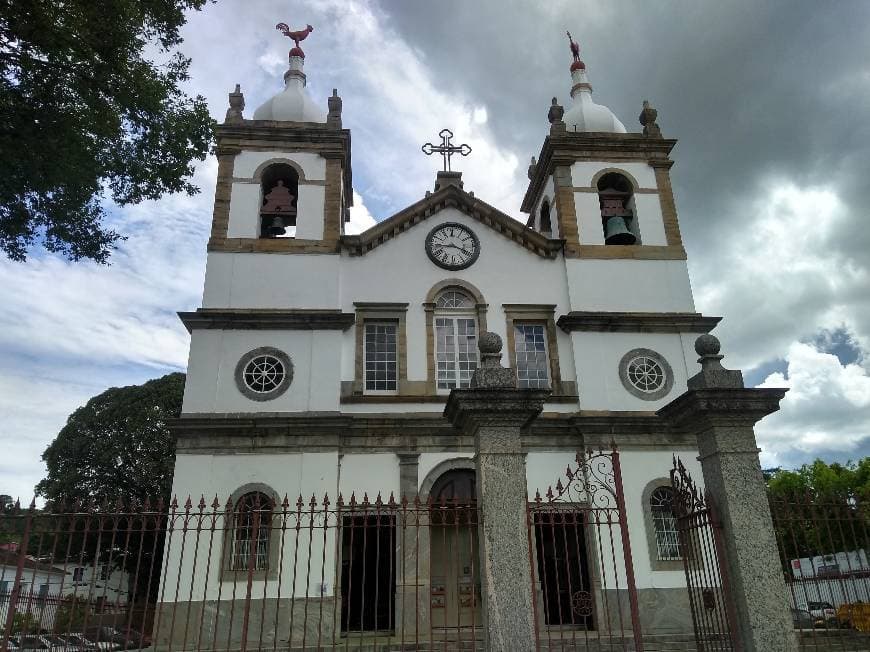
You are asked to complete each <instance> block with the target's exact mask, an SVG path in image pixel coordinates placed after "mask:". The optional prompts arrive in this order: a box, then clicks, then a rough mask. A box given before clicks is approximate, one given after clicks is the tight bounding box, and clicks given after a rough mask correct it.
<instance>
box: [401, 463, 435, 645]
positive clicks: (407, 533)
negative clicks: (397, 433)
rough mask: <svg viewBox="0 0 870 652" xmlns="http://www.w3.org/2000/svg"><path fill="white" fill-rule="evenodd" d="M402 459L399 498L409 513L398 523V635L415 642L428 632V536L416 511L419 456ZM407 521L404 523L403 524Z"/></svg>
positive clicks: (403, 513) (403, 515)
mask: <svg viewBox="0 0 870 652" xmlns="http://www.w3.org/2000/svg"><path fill="white" fill-rule="evenodd" d="M396 455H397V456H398V458H399V494H400V495H399V496H396V502H401V501H402V499H403V498H405V499H407V501H408V507H409V511H403V510H402V509H399V510H398V520H397V523H396V633H397V635H402V634H404V637H405V638H414V637H415V636H417V635H418V634H421V633H423V632H427V633H428V632H429V628H430V622H429V532H428V530H427V528H425V527H419V523H420V522H421V518H420V514H419V513H418V512H416V511H414V498H415V497H416V496H417V488H418V485H419V468H420V453H418V452H416V451H407V452H401V453H396ZM403 519H405V520H403Z"/></svg>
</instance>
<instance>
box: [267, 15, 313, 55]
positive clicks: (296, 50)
mask: <svg viewBox="0 0 870 652" xmlns="http://www.w3.org/2000/svg"><path fill="white" fill-rule="evenodd" d="M275 29H277V30H278V31H279V32H281V33H282V34H283V35H284V36H286V37H287V38H290V39H293V43H294V46H293V49H292V50H290V56H291V57H302V58H303V59H304V58H305V53H304V52H303V51H302V48H300V47H299V41H304V40H305V39H306V38H308V35H309V34H310V33H311V32H313V31H314V28H313V27H312V26H311V25H306V26H305V29H300V30H299V31H296V32H291V31H290V26H289V25H287V23H278V24H277V25H275Z"/></svg>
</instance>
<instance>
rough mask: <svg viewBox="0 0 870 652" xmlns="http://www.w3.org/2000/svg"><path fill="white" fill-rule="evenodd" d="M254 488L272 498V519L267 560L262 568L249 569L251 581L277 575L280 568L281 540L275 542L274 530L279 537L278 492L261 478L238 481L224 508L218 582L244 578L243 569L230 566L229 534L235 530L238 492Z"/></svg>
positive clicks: (231, 542) (273, 577) (231, 551)
mask: <svg viewBox="0 0 870 652" xmlns="http://www.w3.org/2000/svg"><path fill="white" fill-rule="evenodd" d="M255 492H259V493H261V494H264V495H266V496H268V497H269V498H270V499H271V500H272V504H273V505H274V508H273V511H272V523H271V525H270V532H269V563H268V566H267V567H266V568H265V569H264V570H255V571H253V577H254V580H255V581H256V580H260V581H262V580H277V579H278V573H279V572H280V568H279V566H280V559H279V548H280V547H281V544H280V542H277V543H276V532H277V533H278V535H277V538H278V539H280V533H281V530H282V524H281V498H280V496H279V495H278V492H277V491H275V490H274V489H272V487H270V486H269V485H267V484H264V483H262V482H250V483H248V484H244V485H242V486H241V487H239V488H238V489H236V490H235V491H234V492H233V493H232V495H231V496H230V500H229V503H230V506H231V507H230V509H229V510H226V511H225V512H224V519H225V523H224V530H223V536H224V541H223V552H222V553H221V573H220V577H221V581H222V582H243V581H246V580H247V578H248V571H247V570H234V569H233V568H232V554H233V537H234V535H235V530H236V524H235V516H236V506H237V505H238V502H239V500H240V499H241V498H242V496H244V495H246V494H250V493H255ZM225 507H226V506H225Z"/></svg>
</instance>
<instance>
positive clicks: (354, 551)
mask: <svg viewBox="0 0 870 652" xmlns="http://www.w3.org/2000/svg"><path fill="white" fill-rule="evenodd" d="M395 551H396V523H395V519H394V518H393V516H391V515H386V514H380V515H374V514H373V515H360V516H346V517H345V518H344V520H343V523H342V534H341V631H342V632H345V633H346V632H360V631H388V630H392V629H393V628H394V615H393V614H394V612H395V604H396V566H395V559H396V554H395Z"/></svg>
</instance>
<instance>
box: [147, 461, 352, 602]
mask: <svg viewBox="0 0 870 652" xmlns="http://www.w3.org/2000/svg"><path fill="white" fill-rule="evenodd" d="M246 485H252V486H250V487H248V488H250V489H251V490H265V488H266V487H268V488H270V489H271V490H272V491H274V494H275V495H276V496H277V499H278V501H279V508H278V511H279V512H281V511H282V509H281V507H280V501H281V500H283V498H284V495H285V494H286V495H287V499H288V501H289V503H290V507H289V508H288V510H287V512H286V513H287V514H289V515H290V516H288V520H287V523H286V524H284V525H283V526H282V525H281V524H280V522H279V523H276V524H274V526H273V527H274V528H275V529H274V530H273V539H272V545H274V546H276V547H277V546H280V544H281V543H282V541H281V532H282V531H286V534H284V536H283V539H284V540H283V547H284V554H283V556H281V555H277V554H276V555H275V557H276V559H281V560H282V562H281V565H280V568H281V569H283V570H281V571H280V576H281V588H280V592H281V594H282V595H283V596H289V595H291V594H292V593H293V590H294V587H293V560H294V557H295V553H296V550H297V549H298V551H299V555H300V559H302V560H303V561H305V560H307V558H308V554H309V553H308V546H309V544H310V545H311V551H312V552H311V559H312V560H319V559H321V558H322V557H323V554H324V550H323V546H324V542H323V533H322V530H321V531H316V532H315V535H314V536H313V537H310V539H311V540H310V541H309V536H308V534H307V533H306V532H305V530H304V529H303V530H302V531H301V533H300V535H299V537H298V539H297V537H296V532H295V530H294V525H295V520H294V517H293V516H292V515H293V514H294V513H295V511H296V500H297V499H298V497H299V495H300V494H301V495H302V496H303V499H304V500H305V503H306V507H307V502H308V500H309V499H310V496H311V495H312V494H314V495H316V496H317V499H318V502H319V501H320V500H321V499H322V497H323V495H324V494H325V493H328V494H329V495H330V498H331V499H333V500H334V498H333V497H334V496H336V489H337V486H338V454H337V452H316V453H315V452H312V453H295V454H281V455H275V454H269V455H259V454H245V453H241V452H239V453H234V454H233V455H179V456H178V459H177V460H176V463H175V477H174V480H173V493H174V494H176V495H178V496H180V497H182V498H180V499H179V504H180V505H183V501H184V498H183V497H186V496H188V495H190V496H192V497H194V499H195V498H196V497H198V496H200V495H204V496H205V497H206V501H207V502H208V503H209V504H210V502H211V498H212V497H213V496H215V495H216V496H217V497H218V501H219V502H220V503H221V505H222V506H223V505H225V504H226V501H227V498H228V497H230V496H231V495H232V494H233V493H234V492H236V491H237V490H239V489H240V488H243V487H246ZM246 490H247V489H246ZM180 509H181V510H182V515H181V516H179V517H178V518H177V519H176V522H175V523H174V526H175V531H174V532H175V533H174V536H173V538H171V539H170V540H168V541H167V544H166V548H165V551H164V559H165V560H166V561H164V564H165V566H164V568H165V569H166V571H165V573H164V576H163V584H164V587H165V589H162V593H161V596H162V597H161V600H162V601H165V602H176V601H187V600H189V599H190V597H189V596H193V598H192V599H193V600H194V601H198V600H203V599H205V600H216V599H218V596H219V595H220V596H221V599H222V600H231V599H232V595H233V594H234V593H233V591H234V587H235V595H238V596H243V595H244V594H245V590H246V582H247V576H246V574H244V573H242V574H240V576H239V577H236V576H235V575H233V574H228V573H227V572H226V571H225V568H227V567H228V562H227V561H226V559H225V555H226V554H227V551H226V546H228V545H230V543H229V541H225V540H224V532H223V529H224V525H225V523H224V518H223V517H222V516H221V517H219V520H218V522H217V524H216V525H217V529H216V531H215V532H214V536H211V535H206V534H201V535H200V536H198V537H197V535H196V532H195V528H196V523H195V519H193V520H189V521H188V525H187V527H188V528H189V531H188V533H187V536H186V537H184V538H183V543H184V545H183V546H182V535H181V532H180V529H181V528H182V526H183V524H184V518H183V507H181V508H180ZM194 511H195V510H194ZM206 521H207V522H206V523H205V525H207V526H208V527H211V525H210V524H211V517H209V518H208V519H206ZM303 525H305V523H303ZM325 545H326V551H325V552H326V558H327V559H334V557H335V554H336V551H335V545H334V539H333V538H327V541H326V544H325ZM209 550H211V555H209ZM209 559H211V563H210V564H209V563H208V560H209ZM194 564H195V565H194ZM304 568H305V566H300V567H299V568H297V573H296V584H295V592H296V595H297V597H299V596H304V595H305V594H306V591H305V589H306V582H308V595H309V596H312V597H314V596H317V597H319V596H320V595H321V586H320V585H321V583H322V584H324V585H325V591H324V592H323V595H326V596H329V595H332V594H333V593H332V591H333V589H334V586H335V584H334V580H335V578H334V565H332V564H327V565H326V566H325V568H323V569H321V565H320V564H312V565H311V569H310V577H308V576H307V574H306V572H305V570H304ZM300 569H302V570H300ZM321 572H323V573H325V576H324V577H323V579H321ZM278 575H279V572H277V567H276V572H275V573H274V577H272V578H270V579H268V580H266V581H265V585H266V586H265V587H264V580H263V578H256V579H255V580H254V586H253V593H252V595H255V596H257V597H258V598H261V597H263V596H264V595H265V597H268V598H274V597H276V596H277V595H278V581H277V578H278ZM179 576H180V577H181V578H182V580H183V581H182V582H181V589H180V591H179V594H178V595H175V588H176V585H177V583H178V578H179ZM191 583H192V584H191ZM264 589H265V593H264Z"/></svg>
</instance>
